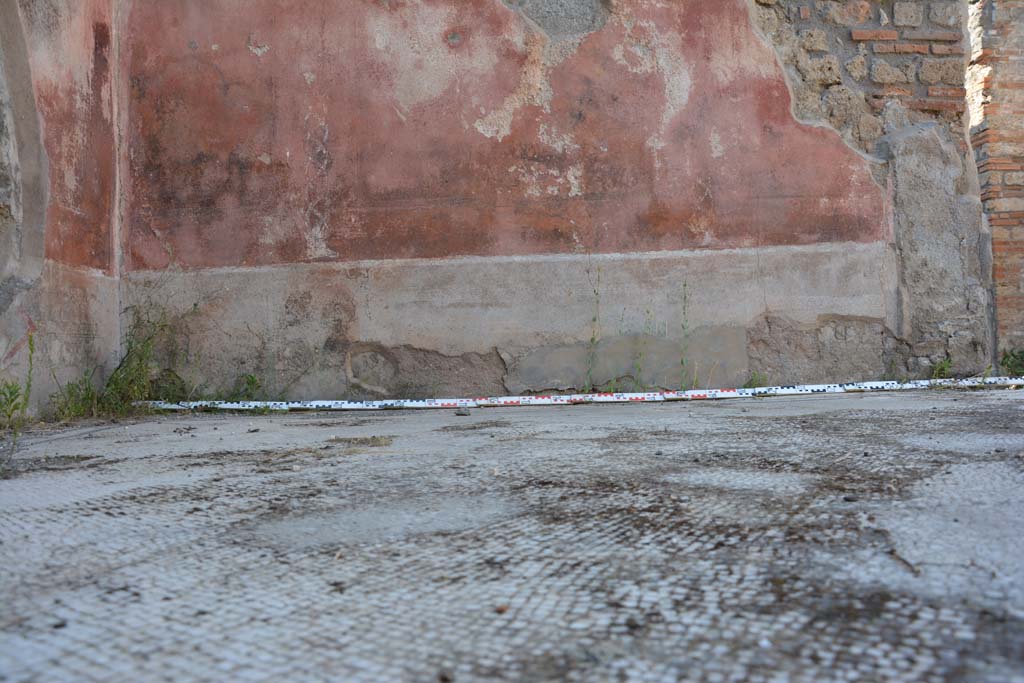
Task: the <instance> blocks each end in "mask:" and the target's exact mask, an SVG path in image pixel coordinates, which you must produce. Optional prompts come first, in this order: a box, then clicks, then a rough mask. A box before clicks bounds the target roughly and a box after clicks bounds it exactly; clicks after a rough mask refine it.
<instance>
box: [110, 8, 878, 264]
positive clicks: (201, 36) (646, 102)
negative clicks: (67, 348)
mask: <svg viewBox="0 0 1024 683" xmlns="http://www.w3.org/2000/svg"><path fill="white" fill-rule="evenodd" d="M659 4H663V5H665V6H664V7H657V6H656V5H659ZM615 8H616V11H615V14H614V15H613V16H612V17H611V18H610V19H609V21H608V22H607V23H606V24H605V26H604V27H603V29H601V30H600V31H598V32H596V33H592V34H589V35H587V36H585V37H583V38H582V41H581V42H580V43H579V45H578V46H577V47H575V48H574V49H572V50H570V51H569V53H568V54H567V56H565V58H564V59H561V60H560V59H558V58H553V57H552V52H553V51H552V50H551V49H550V48H549V49H548V50H547V51H545V45H546V42H547V39H546V38H545V37H544V36H543V35H541V34H539V33H538V32H537V31H536V30H535V29H534V28H533V27H531V25H530V24H529V23H528V22H526V21H524V19H523V18H522V17H521V16H520V15H518V14H516V13H515V12H513V11H511V10H509V9H508V7H507V6H506V5H504V4H503V3H502V2H500V0H458V1H456V0H388V1H387V2H380V1H378V0H351V1H349V2H343V3H324V2H319V1H317V2H314V1H313V0H293V2H290V3H286V4H285V5H283V6H282V4H281V3H279V2H276V1H274V0H246V1H244V2H243V1H242V0H221V1H219V2H200V1H199V0H164V1H162V2H159V3H149V2H136V3H134V4H133V7H132V10H131V14H130V16H129V19H128V31H127V36H128V37H127V42H128V56H127V64H128V68H129V71H130V76H131V93H130V112H129V120H130V122H131V123H130V132H129V144H130V145H131V148H130V158H131V167H130V193H131V194H130V198H129V210H128V236H127V239H128V244H127V246H128V258H127V266H128V267H129V268H130V269H150V268H163V267H166V266H168V265H171V264H176V265H178V266H181V267H186V268H199V267H210V266H230V265H259V264H271V263H287V262H295V261H311V260H328V261H330V260H339V261H345V260H355V259H367V258H374V259H376V258H379V259H393V258H411V257H431V258H439V257H447V256H454V255H469V254H475V255H514V254H540V253H563V252H573V251H591V252H599V253H608V252H633V251H643V250H666V249H683V248H726V247H738V246H753V245H783V244H811V243H817V242H830V241H845V240H852V241H873V240H878V239H880V238H881V236H882V235H881V231H882V226H883V224H884V222H885V219H884V216H885V215H886V200H885V198H884V193H883V191H882V190H881V189H880V188H879V187H877V186H876V185H875V184H874V182H873V181H872V180H871V177H870V173H869V170H868V165H867V162H865V161H864V160H863V159H861V158H860V157H859V156H858V155H857V154H856V153H855V152H853V151H852V150H851V149H850V148H848V147H847V146H846V145H845V144H844V143H843V142H842V141H841V140H840V138H839V136H838V135H837V134H835V133H834V132H832V131H829V130H826V129H822V128H815V127H811V126H804V125H801V124H799V123H797V122H796V121H795V120H794V119H793V117H792V115H791V113H790V99H789V93H788V91H787V89H786V86H785V83H784V80H783V75H782V73H781V70H780V68H779V67H778V65H777V63H776V61H775V55H774V53H773V52H772V50H771V49H770V48H769V47H767V46H766V45H764V44H763V43H762V41H761V40H760V39H759V38H758V37H757V36H756V35H755V34H754V32H753V30H752V29H751V26H750V20H749V16H748V14H747V9H746V7H745V4H744V2H743V0H722V1H721V2H714V3H709V2H699V1H698V0H677V2H673V3H651V2H647V1H646V0H620V1H619V2H616V3H615ZM687 83H688V87H683V86H686V85H687ZM684 95H685V96H684ZM496 112H497V113H496ZM501 112H504V113H505V114H506V116H502V115H500V113H501Z"/></svg>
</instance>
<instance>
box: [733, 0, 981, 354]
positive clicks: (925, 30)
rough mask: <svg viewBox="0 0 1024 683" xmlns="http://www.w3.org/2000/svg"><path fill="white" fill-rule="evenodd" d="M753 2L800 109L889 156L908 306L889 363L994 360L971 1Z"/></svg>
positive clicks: (886, 168) (883, 173)
mask: <svg viewBox="0 0 1024 683" xmlns="http://www.w3.org/2000/svg"><path fill="white" fill-rule="evenodd" d="M753 5H754V13H755V17H756V21H757V23H758V25H759V26H760V28H761V30H762V31H763V32H764V33H765V34H766V36H767V37H768V38H769V39H770V40H771V41H772V42H773V44H774V45H775V46H776V50H777V52H778V54H779V57H780V59H781V61H782V62H783V64H784V65H785V68H786V74H787V76H788V80H789V83H790V85H791V87H792V89H793V95H794V104H793V107H794V112H795V114H796V115H797V116H798V117H800V118H801V119H803V120H806V121H809V122H820V123H825V124H827V125H829V126H831V127H833V128H835V129H836V130H837V131H839V132H840V133H841V134H842V136H843V137H844V139H845V140H846V141H847V142H848V143H849V144H851V145H853V146H855V147H857V148H858V149H860V150H862V151H863V152H864V153H866V154H868V155H870V156H871V157H873V158H875V159H877V160H878V161H879V162H882V163H879V164H878V165H877V166H876V167H875V169H876V170H875V177H876V179H877V180H878V181H879V182H880V183H882V184H885V185H886V186H887V187H889V188H890V191H891V193H892V198H893V202H894V206H893V219H892V220H893V224H892V228H893V232H892V234H891V236H890V239H891V242H892V245H893V248H894V249H895V250H896V252H897V260H898V262H899V264H900V265H899V287H898V290H899V293H898V298H899V302H900V305H899V311H898V315H897V320H896V322H895V323H894V327H893V328H892V329H889V330H886V331H885V334H883V335H880V336H879V338H880V339H881V338H884V339H890V338H891V339H894V340H896V342H895V343H889V342H888V341H887V342H886V343H885V344H884V345H883V347H882V348H883V349H884V350H885V353H894V354H897V355H898V356H899V358H896V359H882V361H881V364H882V365H885V366H894V364H895V366H897V367H898V368H899V370H900V371H901V372H905V373H910V374H919V373H922V372H927V370H928V368H929V367H930V366H931V365H932V364H934V363H936V362H938V361H940V360H942V359H944V358H946V357H949V358H951V359H952V360H953V362H954V366H955V367H956V368H957V370H958V371H960V372H969V371H979V370H981V369H983V368H984V367H985V366H986V365H988V364H989V363H990V362H991V358H992V344H991V337H992V332H991V320H990V318H991V311H990V305H991V304H990V297H989V294H988V292H989V287H990V284H991V280H990V269H991V265H990V262H989V249H990V246H989V244H990V236H989V235H988V233H987V231H986V229H985V226H984V225H983V222H982V218H981V211H980V205H979V201H978V192H979V190H978V185H977V180H976V172H975V169H974V164H973V160H972V159H971V157H970V153H969V150H968V145H967V143H966V140H965V135H964V121H963V112H964V110H965V99H964V98H965V89H964V71H965V57H964V52H965V49H964V44H965V40H964V35H963V27H964V26H965V23H966V5H965V4H964V3H960V2H944V1H932V2H928V1H925V0H900V1H895V2H892V1H883V2H868V1H867V0H846V1H843V2H839V1H822V0H813V1H809V0H756V2H753ZM753 334H754V336H755V337H756V338H762V337H763V336H764V335H763V334H762V333H761V332H759V331H758V328H755V329H754V331H753ZM868 336H869V337H873V336H874V332H872V333H871V334H869V335H868ZM802 347H807V345H806V344H804V345H802ZM798 355H799V354H798ZM811 355H812V356H813V354H811ZM766 357H767V356H766V355H765V354H763V353H762V354H760V356H759V361H758V362H761V363H763V362H764V358H766ZM897 361H898V362H897ZM779 362H781V359H779Z"/></svg>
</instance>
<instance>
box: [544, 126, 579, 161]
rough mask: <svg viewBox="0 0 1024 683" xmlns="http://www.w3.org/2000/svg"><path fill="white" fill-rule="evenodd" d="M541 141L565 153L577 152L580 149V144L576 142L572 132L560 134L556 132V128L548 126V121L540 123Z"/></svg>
mask: <svg viewBox="0 0 1024 683" xmlns="http://www.w3.org/2000/svg"><path fill="white" fill-rule="evenodd" d="M537 137H539V138H540V141H541V142H543V143H544V144H545V145H547V146H549V147H551V148H552V149H554V150H555V151H556V152H558V153H560V154H564V153H565V152H575V151H577V150H579V148H580V146H579V145H577V144H576V142H575V140H573V137H572V135H571V134H570V133H563V134H561V135H559V134H558V133H557V132H555V129H554V128H552V127H550V126H548V124H546V123H542V124H540V132H539V133H538V136H537Z"/></svg>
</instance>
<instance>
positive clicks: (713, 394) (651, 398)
mask: <svg viewBox="0 0 1024 683" xmlns="http://www.w3.org/2000/svg"><path fill="white" fill-rule="evenodd" d="M1015 386H1020V387H1024V377H972V378H968V379H919V380H911V381H908V382H883V381H879V382H848V383H845V384H798V385H790V386H776V387H757V388H754V389H690V390H688V391H648V392H635V393H629V392H615V393H590V394H551V395H544V396H490V397H486V398H424V399H388V400H383V401H184V402H180V403H174V402H169V401H143V402H142V403H143V404H144V405H148V406H149V407H151V408H153V409H154V410H274V411H290V410H408V409H433V410H438V409H443V408H504V407H513V406H567V405H579V404H585V403H657V402H663V401H713V400H722V399H738V398H765V397H769V396H808V395H814V394H845V393H863V392H874V391H909V390H914V389H933V388H949V389H983V388H986V387H1015Z"/></svg>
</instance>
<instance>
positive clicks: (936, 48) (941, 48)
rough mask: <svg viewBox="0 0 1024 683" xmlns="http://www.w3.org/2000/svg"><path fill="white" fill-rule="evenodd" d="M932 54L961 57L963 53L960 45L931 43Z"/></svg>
mask: <svg viewBox="0 0 1024 683" xmlns="http://www.w3.org/2000/svg"><path fill="white" fill-rule="evenodd" d="M932 53H933V54H937V55H962V54H963V53H964V48H963V47H962V46H960V45H941V44H939V43H933V44H932Z"/></svg>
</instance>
